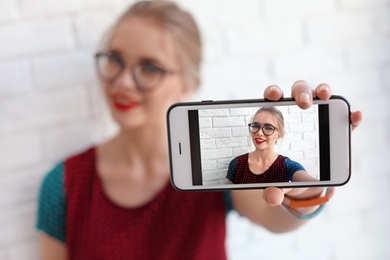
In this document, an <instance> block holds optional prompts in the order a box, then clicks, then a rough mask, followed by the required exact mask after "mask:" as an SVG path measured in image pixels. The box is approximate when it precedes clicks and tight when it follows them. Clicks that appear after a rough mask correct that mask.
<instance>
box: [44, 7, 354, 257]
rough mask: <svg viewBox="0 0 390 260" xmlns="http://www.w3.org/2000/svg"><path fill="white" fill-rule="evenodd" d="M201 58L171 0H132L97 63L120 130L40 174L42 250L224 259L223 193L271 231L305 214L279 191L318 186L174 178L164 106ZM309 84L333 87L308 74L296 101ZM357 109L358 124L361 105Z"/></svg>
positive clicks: (192, 77) (189, 24)
mask: <svg viewBox="0 0 390 260" xmlns="http://www.w3.org/2000/svg"><path fill="white" fill-rule="evenodd" d="M200 62H201V41H200V36H199V32H198V28H197V26H196V25H195V23H194V21H193V19H192V17H191V16H190V15H189V14H188V13H187V12H185V11H183V10H181V9H180V8H179V7H178V6H177V5H176V4H174V3H170V2H166V1H151V2H148V1H141V2H137V3H135V4H133V5H132V6H131V7H130V9H128V10H127V11H126V12H125V13H124V14H123V15H122V16H121V17H120V18H119V19H118V21H117V22H116V23H115V25H114V26H113V28H112V30H111V31H110V33H109V34H108V36H107V38H106V40H105V42H104V44H103V48H102V49H101V50H100V51H99V52H98V53H97V54H96V64H97V70H98V74H99V78H100V80H101V85H102V88H103V92H104V95H105V97H106V100H107V103H108V105H109V108H110V111H111V114H112V116H113V118H114V120H115V121H116V122H117V123H118V125H119V127H120V131H119V133H118V135H117V136H115V137H114V138H113V139H111V140H109V141H108V142H106V143H103V144H101V145H98V146H97V147H91V148H90V149H88V150H86V151H84V152H82V153H81V154H77V155H75V156H73V157H71V158H68V159H66V160H65V161H63V162H61V163H59V164H58V165H57V166H56V167H55V168H54V169H53V170H52V171H51V172H49V173H48V175H47V176H46V178H45V180H44V182H43V184H42V187H41V193H40V200H39V215H38V223H37V228H38V229H39V230H40V231H42V232H41V236H40V239H41V244H42V255H43V259H65V258H69V259H225V258H226V252H225V214H226V212H227V211H228V209H229V206H228V205H229V202H232V203H233V206H234V208H235V209H236V210H238V211H239V212H240V213H241V214H242V215H244V216H247V217H248V218H249V219H251V220H252V221H254V222H255V223H258V224H260V225H263V226H264V227H266V228H268V229H270V230H273V231H276V232H285V231H288V230H292V229H295V228H297V227H299V226H300V225H302V224H303V223H304V222H305V221H302V220H300V219H297V218H295V217H293V216H291V215H290V214H288V213H287V212H285V211H284V210H282V209H281V207H279V206H277V205H280V204H281V203H282V200H283V198H284V197H285V196H284V194H285V193H287V194H288V195H289V196H291V198H299V199H309V198H313V197H318V196H321V193H322V190H323V189H320V188H319V189H299V190H298V189H295V190H280V189H276V188H271V189H267V190H265V191H264V192H262V191H234V192H232V193H231V196H230V194H229V193H225V194H224V193H212V192H210V193H181V192H178V191H176V190H174V189H173V188H172V187H171V185H170V182H169V158H168V146H167V132H166V121H165V114H166V110H167V108H168V106H170V105H171V104H172V103H174V102H178V101H182V100H185V99H186V98H187V97H188V96H190V95H191V94H192V92H193V91H194V90H195V89H196V88H197V86H198V84H199V65H200ZM266 91H267V92H266V94H265V97H266V98H269V99H272V100H277V99H279V98H281V96H282V95H283V93H282V91H281V90H280V89H279V88H278V87H276V86H274V87H270V88H268V89H267V90H266ZM314 94H315V95H318V96H320V97H321V98H323V99H327V98H328V97H329V96H330V94H331V93H330V90H329V88H328V87H327V85H325V84H323V85H322V86H320V87H319V88H317V90H316V92H315V93H314V92H313V90H312V89H311V88H310V87H309V86H308V85H307V83H305V82H297V83H296V84H295V85H294V86H293V94H292V95H293V97H295V98H296V99H297V100H298V102H297V103H298V105H300V106H301V107H307V106H310V105H311V100H312V97H313V95H314ZM299 96H301V97H302V98H303V99H301V100H300V99H299ZM355 116H356V117H354V118H353V119H352V122H354V123H356V124H357V123H358V121H359V120H360V114H357V115H356V114H355ZM317 208H318V206H313V207H310V208H306V209H305V210H303V211H302V212H308V213H310V212H313V211H316V209H317Z"/></svg>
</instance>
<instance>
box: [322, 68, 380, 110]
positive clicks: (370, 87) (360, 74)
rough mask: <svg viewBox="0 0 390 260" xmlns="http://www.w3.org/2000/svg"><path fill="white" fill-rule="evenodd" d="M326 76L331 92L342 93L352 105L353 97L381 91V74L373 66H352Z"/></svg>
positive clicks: (356, 97)
mask: <svg viewBox="0 0 390 260" xmlns="http://www.w3.org/2000/svg"><path fill="white" fill-rule="evenodd" d="M326 78H327V82H328V83H329V84H330V86H331V87H332V90H333V93H338V94H339V95H343V96H344V97H345V98H347V100H348V101H349V102H351V105H354V102H353V101H354V100H355V99H359V98H360V97H364V96H366V95H368V94H372V93H381V91H382V85H383V83H382V81H381V75H380V73H379V71H378V70H377V69H375V68H373V67H371V68H369V67H367V68H363V67H362V68H354V69H353V70H350V71H349V72H345V73H341V74H340V73H337V74H333V75H328V76H327V77H326ZM385 82H386V81H385ZM385 84H386V83H385Z"/></svg>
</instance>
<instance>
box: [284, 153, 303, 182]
mask: <svg viewBox="0 0 390 260" xmlns="http://www.w3.org/2000/svg"><path fill="white" fill-rule="evenodd" d="M285 163H286V168H287V174H288V179H289V180H290V181H292V178H293V175H294V173H296V172H297V171H306V170H305V168H304V167H303V166H302V165H301V164H300V163H299V162H296V161H293V160H291V159H290V158H286V160H285Z"/></svg>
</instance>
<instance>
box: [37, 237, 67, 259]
mask: <svg viewBox="0 0 390 260" xmlns="http://www.w3.org/2000/svg"><path fill="white" fill-rule="evenodd" d="M39 242H40V245H41V255H42V258H41V259H42V260H52V259H56V260H65V259H66V246H65V244H64V243H63V242H61V241H59V240H57V239H55V238H52V237H50V236H48V235H46V234H45V233H41V234H39Z"/></svg>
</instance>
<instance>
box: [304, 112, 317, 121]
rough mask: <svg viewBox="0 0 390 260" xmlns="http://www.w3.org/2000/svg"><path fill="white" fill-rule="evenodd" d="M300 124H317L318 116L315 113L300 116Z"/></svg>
mask: <svg viewBox="0 0 390 260" xmlns="http://www.w3.org/2000/svg"><path fill="white" fill-rule="evenodd" d="M302 122H313V123H316V122H318V114H317V113H313V114H311V113H310V114H302Z"/></svg>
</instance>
